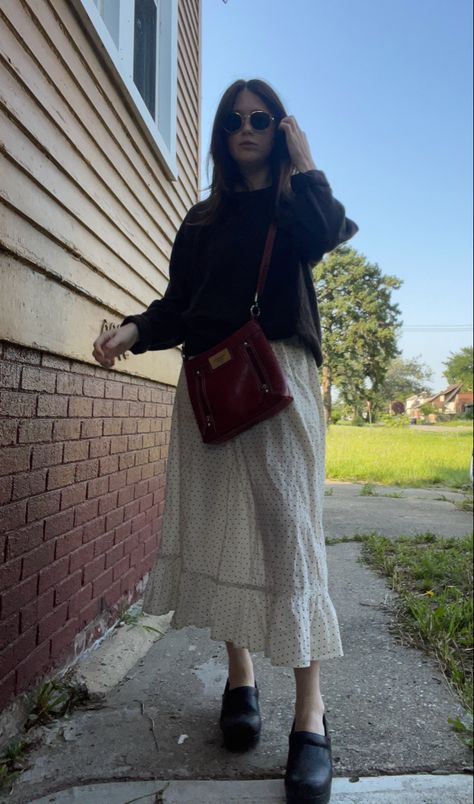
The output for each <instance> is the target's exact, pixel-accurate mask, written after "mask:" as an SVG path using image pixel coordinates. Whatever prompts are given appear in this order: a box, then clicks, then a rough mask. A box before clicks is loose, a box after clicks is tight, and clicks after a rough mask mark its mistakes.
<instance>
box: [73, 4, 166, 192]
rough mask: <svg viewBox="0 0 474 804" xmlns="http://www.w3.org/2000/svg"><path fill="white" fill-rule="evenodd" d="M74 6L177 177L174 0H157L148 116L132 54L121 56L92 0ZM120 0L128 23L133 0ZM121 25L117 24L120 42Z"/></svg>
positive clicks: (160, 155)
mask: <svg viewBox="0 0 474 804" xmlns="http://www.w3.org/2000/svg"><path fill="white" fill-rule="evenodd" d="M73 2H74V7H75V9H76V11H77V12H78V14H79V16H80V18H81V20H82V21H83V22H84V24H85V26H86V28H87V30H88V31H89V32H90V34H91V35H92V38H93V40H94V42H95V44H96V46H97V47H98V49H99V51H100V53H101V55H102V56H103V57H104V59H105V61H106V62H107V64H108V65H109V67H111V68H112V69H113V71H114V74H115V76H116V78H117V79H118V84H119V87H120V89H121V91H122V92H123V94H124V97H125V99H126V101H128V105H129V107H130V109H131V111H132V113H133V114H134V117H135V119H136V120H137V122H138V124H139V125H140V127H141V129H142V131H143V132H144V134H145V136H146V137H147V139H148V141H149V142H150V144H151V146H152V147H153V149H154V151H155V153H156V154H157V156H158V158H159V159H160V162H161V163H162V165H163V167H164V169H165V172H166V174H167V176H168V178H169V179H171V181H176V180H177V178H178V168H177V162H176V111H177V97H176V96H177V72H178V71H177V59H178V0H159V3H158V5H159V8H158V30H157V45H158V60H157V81H156V85H157V96H158V97H157V101H158V102H157V117H158V123H157V122H156V121H155V120H154V119H153V117H152V116H151V114H150V112H149V110H148V108H147V106H146V104H145V102H144V100H143V98H142V96H141V95H140V92H139V91H138V89H137V87H136V86H135V84H134V82H133V78H132V73H133V69H132V65H131V64H130V59H131V58H132V54H131V52H130V50H128V51H127V50H126V51H125V53H127V52H128V61H127V59H126V58H125V59H124V58H123V54H122V56H121V54H120V51H119V50H118V49H117V47H116V45H115V42H114V40H113V39H112V37H111V35H110V33H109V31H108V29H107V26H106V25H105V23H104V20H103V19H102V17H101V15H100V14H99V11H98V10H97V7H96V6H95V4H94V3H93V0H73ZM116 2H117V3H120V14H121V22H122V21H123V20H124V19H125V18H126V19H127V20H128V25H129V26H130V25H131V21H132V20H133V18H134V11H135V0H116ZM123 31H124V25H123V24H122V25H120V40H121V43H122V37H123Z"/></svg>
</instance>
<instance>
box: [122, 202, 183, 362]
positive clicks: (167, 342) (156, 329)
mask: <svg viewBox="0 0 474 804" xmlns="http://www.w3.org/2000/svg"><path fill="white" fill-rule="evenodd" d="M188 215H189V213H188ZM188 215H187V216H186V218H185V219H184V221H183V223H182V224H181V226H180V228H179V229H178V232H177V234H176V237H175V241H174V243H173V248H172V250H171V257H170V265H169V274H170V281H169V284H168V287H167V289H166V291H165V294H164V296H163V298H162V299H155V301H153V302H152V303H151V304H150V306H149V307H148V309H147V310H145V312H144V313H139V314H137V315H129V316H127V317H126V318H125V319H124V320H123V321H122V323H121V325H120V326H122V327H123V326H125V324H136V326H137V328H138V332H139V340H138V341H137V342H136V343H135V345H134V346H132V348H131V350H130V351H131V352H133V354H135V355H139V354H143V352H147V351H153V350H157V349H170V348H171V347H172V346H177V345H178V344H180V343H182V342H183V341H184V328H183V323H182V318H181V316H182V313H183V311H184V309H185V307H186V299H187V293H186V274H187V273H188V275H189V271H190V268H191V255H190V249H189V245H188V238H187V237H186V231H185V227H186V222H187V219H188Z"/></svg>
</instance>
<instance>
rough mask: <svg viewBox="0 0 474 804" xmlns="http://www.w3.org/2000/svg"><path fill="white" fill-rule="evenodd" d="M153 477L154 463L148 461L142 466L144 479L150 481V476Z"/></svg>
mask: <svg viewBox="0 0 474 804" xmlns="http://www.w3.org/2000/svg"><path fill="white" fill-rule="evenodd" d="M152 477H153V464H152V463H147V464H145V465H144V466H142V480H148V482H150V478H152Z"/></svg>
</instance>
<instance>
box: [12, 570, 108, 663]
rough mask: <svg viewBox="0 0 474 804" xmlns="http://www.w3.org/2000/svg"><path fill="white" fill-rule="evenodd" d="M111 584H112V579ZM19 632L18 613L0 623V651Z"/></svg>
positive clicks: (14, 638)
mask: <svg viewBox="0 0 474 804" xmlns="http://www.w3.org/2000/svg"><path fill="white" fill-rule="evenodd" d="M110 583H112V578H111V579H110ZM19 630H20V615H19V614H18V612H17V611H16V612H15V614H12V615H11V617H8V619H6V620H2V621H0V651H1V650H3V649H4V648H6V647H7V646H8V645H9V644H10V643H11V642H14V641H15V640H16V638H17V636H18V634H19Z"/></svg>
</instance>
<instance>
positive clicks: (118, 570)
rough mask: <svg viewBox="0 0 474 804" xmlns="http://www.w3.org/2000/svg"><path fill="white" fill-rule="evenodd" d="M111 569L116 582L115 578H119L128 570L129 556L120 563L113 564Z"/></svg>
mask: <svg viewBox="0 0 474 804" xmlns="http://www.w3.org/2000/svg"><path fill="white" fill-rule="evenodd" d="M112 569H113V573H114V581H116V580H117V578H121V577H122V576H123V575H125V574H126V573H127V572H128V570H129V569H130V556H124V557H123V558H122V559H121V561H118V562H117V563H116V564H114V566H113V567H112Z"/></svg>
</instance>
